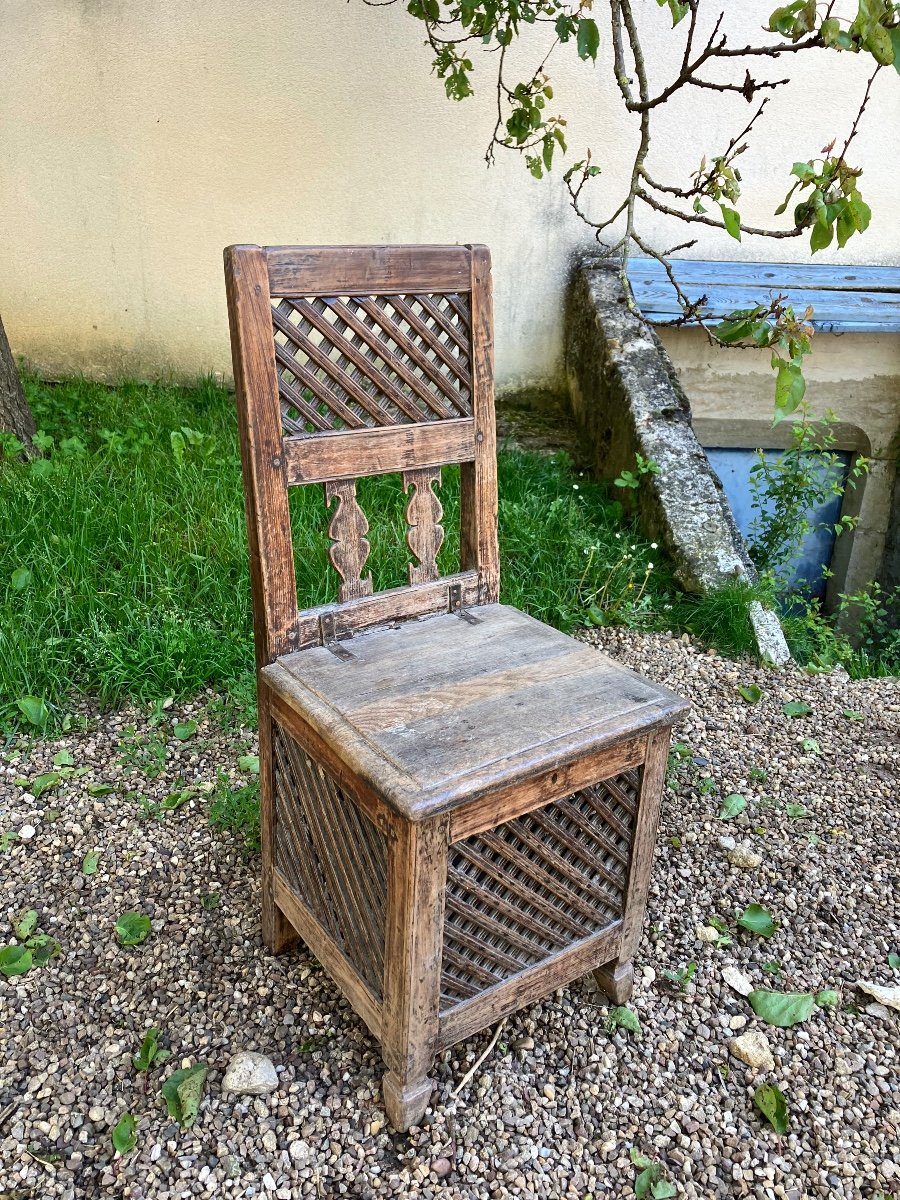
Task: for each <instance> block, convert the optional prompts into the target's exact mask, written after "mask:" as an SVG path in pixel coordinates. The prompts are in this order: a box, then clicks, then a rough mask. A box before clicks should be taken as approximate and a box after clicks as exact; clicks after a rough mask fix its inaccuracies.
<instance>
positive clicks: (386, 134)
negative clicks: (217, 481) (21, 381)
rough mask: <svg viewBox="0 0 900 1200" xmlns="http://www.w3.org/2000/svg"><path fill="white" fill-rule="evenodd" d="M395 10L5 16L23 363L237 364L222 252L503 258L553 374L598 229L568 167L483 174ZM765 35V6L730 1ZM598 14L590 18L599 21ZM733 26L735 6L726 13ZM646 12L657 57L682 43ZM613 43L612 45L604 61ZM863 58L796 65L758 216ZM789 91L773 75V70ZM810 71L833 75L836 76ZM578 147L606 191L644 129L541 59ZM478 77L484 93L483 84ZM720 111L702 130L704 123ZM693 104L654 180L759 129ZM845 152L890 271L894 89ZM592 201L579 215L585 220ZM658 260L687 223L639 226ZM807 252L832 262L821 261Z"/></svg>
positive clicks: (284, 7)
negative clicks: (570, 186) (316, 250)
mask: <svg viewBox="0 0 900 1200" xmlns="http://www.w3.org/2000/svg"><path fill="white" fill-rule="evenodd" d="M404 7H405V5H403V4H399V5H397V6H394V7H389V8H372V7H367V6H366V5H364V4H363V3H362V0H350V2H349V3H347V2H346V0H190V2H189V3H185V2H184V0H144V2H143V3H136V2H135V0H41V2H40V3H39V4H35V3H34V0H3V4H2V21H0V62H2V70H0V163H2V168H0V262H2V269H0V312H2V314H3V317H4V320H5V322H6V325H7V328H8V332H9V336H10V340H11V342H12V344H13V346H14V349H15V350H16V351H17V352H19V353H21V354H24V355H26V356H27V357H28V358H29V359H30V360H32V361H33V362H34V363H35V364H36V365H37V366H38V367H40V368H42V369H44V370H46V371H48V372H62V371H68V370H73V369H76V370H83V371H85V372H88V373H91V374H98V375H118V374H120V373H122V372H137V373H142V374H157V373H159V372H166V371H172V372H175V373H179V374H182V373H184V374H193V373H195V372H198V371H201V370H208V369H212V370H216V371H227V370H228V365H229V355H228V344H227V327H226V319H225V309H224V302H223V286H222V271H221V250H222V247H223V246H224V245H226V244H227V243H229V242H234V241H256V242H261V243H279V242H310V243H316V242H319V243H327V242H366V241H375V242H391V241H402V242H415V241H432V242H435V241H463V242H464V241H484V242H487V243H488V244H489V245H490V246H491V248H492V250H493V253H494V276H495V294H496V309H497V358H498V373H499V379H500V382H501V384H506V385H511V384H514V383H521V382H547V381H548V380H552V379H553V377H554V376H555V375H556V374H557V372H558V369H559V357H560V349H561V342H562V339H561V317H562V302H561V301H562V291H563V288H564V286H565V281H566V277H567V274H568V271H569V266H570V261H571V258H572V256H573V254H575V253H577V252H578V251H579V250H581V249H584V248H587V247H588V246H589V245H590V234H589V233H588V232H587V231H586V230H585V229H584V227H583V226H581V225H580V224H579V222H578V221H577V219H576V218H575V217H574V216H573V214H572V213H571V212H570V211H569V209H568V206H567V204H566V202H565V199H564V193H563V189H562V185H561V182H560V176H559V173H555V174H554V176H553V177H551V179H550V180H545V181H535V180H533V179H531V178H530V177H529V176H528V175H527V174H526V172H525V169H524V166H523V165H522V164H521V163H520V162H519V161H518V160H517V159H515V158H514V157H513V156H511V155H501V156H500V157H499V160H498V162H497V164H496V165H495V166H494V167H493V168H492V169H490V170H487V169H486V168H485V165H484V162H483V159H482V152H483V148H484V146H485V144H486V141H487V138H488V134H489V130H490V128H491V126H492V121H493V98H492V95H491V92H490V89H489V87H488V86H486V80H485V86H482V88H481V90H480V92H479V95H478V96H477V97H476V98H475V99H474V100H470V101H467V102H466V103H464V104H461V105H455V104H451V103H450V102H449V101H447V100H446V99H445V97H444V94H443V87H442V85H441V84H440V83H439V82H438V81H437V80H436V79H435V78H434V77H432V76H430V75H429V55H428V52H427V50H426V49H425V48H424V47H423V45H422V36H421V32H420V30H419V28H418V27H417V23H416V22H415V21H414V20H412V18H410V17H409V16H408V15H407V14H406V13H405V12H404V11H403V9H404ZM726 7H727V8H728V9H729V21H730V22H731V27H732V28H733V29H735V30H737V29H739V28H741V27H743V28H744V29H745V31H746V30H748V29H758V28H759V26H760V24H761V23H762V20H763V18H764V16H765V14H766V12H767V11H768V10H769V9H770V8H771V7H772V0H767V3H759V2H758V0H739V3H730V4H728V5H726ZM595 8H596V9H597V11H598V16H600V17H601V19H602V13H603V10H604V9H605V5H604V4H598V5H595ZM736 10H737V11H736ZM642 19H643V21H644V23H645V26H646V28H647V30H648V33H647V43H648V51H649V53H650V55H651V58H653V59H654V60H655V61H658V59H659V56H660V55H665V54H667V53H668V47H669V46H671V45H672V44H673V43H672V34H671V31H670V30H669V28H668V21H667V19H666V17H665V14H664V12H663V11H661V10H659V9H658V8H657V5H656V3H655V0H644V3H643V8H642ZM605 43H606V34H605V31H604V54H605ZM868 66H869V63H868V61H862V59H861V58H853V57H851V56H847V55H844V56H841V57H840V58H838V57H836V56H834V57H825V56H821V55H818V56H810V57H808V58H806V59H804V58H803V57H802V56H801V57H800V58H799V59H798V60H797V61H795V62H791V63H790V68H791V69H794V70H798V71H799V72H800V77H799V86H798V87H796V88H795V89H794V90H793V92H789V90H788V89H783V90H779V91H777V92H776V93H775V94H774V99H773V102H772V106H771V110H770V115H769V117H768V123H767V124H766V125H765V126H764V127H762V129H761V136H760V137H759V139H758V141H757V142H756V147H757V148H756V149H755V150H754V152H753V153H748V154H746V155H744V157H743V159H742V168H743V171H744V176H745V186H746V191H747V195H748V196H754V197H755V198H756V202H755V203H750V202H749V200H748V201H747V202H746V203H744V204H742V206H741V207H742V212H743V215H744V217H745V219H746V220H758V221H763V220H765V219H766V214H767V213H771V211H772V209H773V208H774V206H775V205H776V204H777V203H778V202H779V201H780V200H781V198H782V196H783V194H784V191H785V185H786V182H787V170H788V168H789V166H790V163H791V162H792V161H793V160H794V159H796V158H800V157H804V158H805V157H809V156H810V155H811V154H813V153H815V152H817V151H818V150H819V149H820V147H822V146H823V145H824V144H825V143H826V142H828V141H830V140H831V139H832V138H833V137H835V136H841V135H842V134H844V133H845V131H846V128H847V120H848V116H847V114H848V113H849V112H850V111H851V109H852V107H853V106H854V105H855V104H857V103H858V101H859V98H860V97H861V95H862V91H863V88H864V86H865V79H866V74H867V70H868ZM772 69H773V71H774V72H775V73H776V74H777V73H778V71H779V68H778V65H777V64H775V65H774V66H773V68H772ZM826 71H827V74H824V73H823V72H826ZM551 73H552V74H553V76H554V83H555V85H556V89H557V90H556V99H555V101H554V107H556V106H558V107H559V109H560V110H562V111H565V112H566V113H567V114H568V115H569V116H570V117H571V121H570V126H569V136H570V145H571V150H572V153H571V155H570V159H569V161H573V160H574V159H575V158H576V157H581V155H582V153H583V149H584V148H585V147H587V146H590V147H591V149H592V151H593V153H594V159H595V161H596V162H598V163H599V164H600V165H602V166H603V168H604V176H603V179H602V180H601V181H598V183H599V186H598V188H597V195H596V200H597V202H598V204H597V207H598V211H599V202H600V201H601V200H602V197H603V196H604V195H614V194H615V192H616V187H617V185H620V184H621V182H622V179H623V178H624V174H625V171H626V168H627V166H628V153H629V150H630V149H631V147H632V146H633V139H634V129H633V126H632V124H631V123H630V122H629V121H626V120H625V119H624V118H623V116H622V113H621V110H620V108H619V107H618V106H617V105H616V103H615V98H614V96H613V95H612V92H611V91H610V88H609V71H608V62H607V61H606V59H605V58H604V61H603V62H602V63H601V64H600V65H599V66H598V67H597V68H593V67H592V66H590V65H589V64H586V63H581V62H579V61H578V60H577V59H576V58H575V56H574V54H572V53H567V54H565V55H564V56H562V57H561V58H560V60H559V67H558V68H557V67H556V66H551ZM476 79H477V76H476ZM713 110H715V111H716V113H718V116H717V118H716V119H715V120H713V118H712V117H711V116H706V115H705V114H707V113H708V112H709V113H712V111H713ZM748 111H749V110H748V107H747V105H746V104H745V102H744V101H743V100H742V99H741V98H739V97H729V98H726V100H725V102H724V103H722V104H716V105H713V103H712V102H711V101H710V97H709V96H708V95H707V94H706V93H700V92H692V93H691V94H690V95H688V96H687V97H686V99H685V102H683V103H679V104H678V105H677V106H674V105H673V106H672V109H671V111H667V112H664V113H661V114H660V120H659V123H658V129H657V134H656V142H655V145H654V149H653V157H652V158H651V165H652V167H653V170H654V173H655V174H656V175H657V176H661V177H668V178H670V179H671V180H673V181H675V182H683V181H684V180H685V179H686V176H687V174H688V173H689V172H690V170H692V169H693V168H694V166H695V165H696V163H697V161H698V160H699V158H700V155H701V154H702V153H703V152H704V151H710V150H712V151H715V150H717V149H721V148H723V147H724V145H725V144H726V143H727V140H728V138H729V136H730V135H731V134H732V133H733V132H735V131H736V130H737V129H739V128H740V127H741V123H742V122H743V121H745V120H746V119H747V115H748ZM869 115H870V118H871V119H869V120H868V121H867V123H866V125H865V128H864V132H863V133H862V134H861V136H860V137H859V139H858V143H857V148H856V150H855V155H856V157H857V158H858V159H859V160H860V161H861V162H863V163H864V164H865V169H866V173H865V176H864V180H863V185H864V194H865V196H866V197H867V199H868V200H869V201H870V203H871V205H872V208H873V211H874V214H875V216H874V219H873V222H872V227H871V229H870V231H869V233H868V234H867V236H866V237H865V238H864V239H854V240H853V241H852V242H851V244H850V245H849V246H848V247H847V249H846V251H845V252H844V253H843V254H842V255H841V256H839V259H838V261H842V262H897V261H900V220H898V219H897V216H896V213H897V200H898V183H897V174H896V161H897V150H898V149H900V147H898V144H897V143H898V133H897V130H898V129H900V79H898V77H897V75H896V73H895V72H889V71H884V72H882V73H881V76H880V77H879V79H878V80H877V81H876V87H875V93H874V97H873V101H872V105H871V112H870V114H869ZM589 206H590V204H589ZM645 228H646V229H647V230H648V232H649V234H650V235H651V236H652V237H653V238H654V239H655V241H656V243H657V244H658V245H666V244H668V243H669V242H671V241H673V240H682V237H683V235H681V236H680V235H679V230H678V228H675V229H673V228H671V227H666V226H665V225H664V224H662V223H661V222H659V221H655V222H654V221H650V222H648V223H647V225H646V226H645ZM690 253H692V254H694V255H696V256H698V257H711V258H729V257H740V256H747V257H755V258H757V259H769V260H771V259H773V258H782V259H783V258H791V257H793V258H804V257H806V253H807V252H806V249H805V246H804V245H803V244H801V243H800V242H799V241H796V242H777V243H760V242H757V243H751V242H749V241H748V242H745V244H743V245H741V246H738V245H737V243H735V242H734V241H732V240H731V239H729V238H727V237H726V236H725V235H724V234H717V233H715V232H710V233H705V234H704V235H703V236H702V237H701V239H700V241H699V243H698V245H697V246H696V247H694V249H693V250H692V251H691V252H690ZM819 258H820V259H822V258H823V256H821V255H820V256H819Z"/></svg>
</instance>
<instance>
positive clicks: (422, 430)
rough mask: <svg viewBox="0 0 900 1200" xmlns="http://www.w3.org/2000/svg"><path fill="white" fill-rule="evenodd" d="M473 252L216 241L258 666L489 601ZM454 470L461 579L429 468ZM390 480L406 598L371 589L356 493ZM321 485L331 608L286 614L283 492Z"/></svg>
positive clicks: (492, 597) (435, 472)
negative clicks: (448, 571)
mask: <svg viewBox="0 0 900 1200" xmlns="http://www.w3.org/2000/svg"><path fill="white" fill-rule="evenodd" d="M490 269H491V267H490V254H489V252H488V250H487V248H486V247H484V246H286V247H260V246H229V247H228V249H227V250H226V251H225V278H226V285H227V291H228V315H229V322H230V325H231V347H232V356H233V362H234V377H235V386H236V392H237V407H238V422H239V429H240V439H241V460H242V464H243V470H244V494H245V498H246V508H247V530H248V538H249V546H250V573H251V583H252V588H253V610H254V627H255V634H256V657H257V663H258V664H259V665H264V664H266V663H269V662H272V661H273V660H274V659H275V658H277V657H278V656H279V655H282V654H286V653H290V652H291V651H294V650H301V649H305V648H306V647H309V646H317V645H322V644H326V643H330V642H332V641H334V640H335V639H340V638H343V637H347V636H350V635H352V634H353V633H355V632H357V631H359V630H362V629H365V628H368V627H371V626H373V625H379V624H384V623H387V622H390V621H393V620H403V619H408V618H412V617H418V616H423V615H426V614H429V613H436V612H442V611H443V612H446V611H453V610H454V609H459V608H467V607H470V606H473V605H479V604H489V603H492V602H494V601H496V600H497V597H498V593H499V566H498V550H497V464H496V434H495V423H494V391H493V322H492V314H491V276H490ZM447 463H459V464H460V570H459V573H457V574H455V575H450V576H443V577H441V576H439V574H438V568H437V564H436V556H437V553H438V550H439V549H440V546H441V542H442V539H443V530H442V528H441V526H440V523H439V522H440V518H441V506H440V503H439V502H438V499H437V497H436V496H435V494H434V492H433V490H432V489H433V487H434V486H435V485H436V484H438V483H439V482H440V468H441V466H442V465H444V464H447ZM394 471H399V472H402V476H403V488H404V491H405V492H407V493H408V494H409V495H410V501H409V505H408V507H407V513H406V519H407V524H408V527H409V528H408V534H407V542H408V545H409V547H410V550H411V551H412V555H413V556H414V558H415V560H416V561H415V562H411V563H410V565H409V585H408V586H406V587H402V588H393V589H391V590H390V591H384V592H378V593H373V590H372V578H371V575H370V574H366V573H365V563H366V558H367V557H368V553H369V544H368V542H367V541H366V538H365V534H366V532H367V530H368V524H367V521H366V518H365V515H364V514H363V512H362V510H361V509H360V507H359V504H358V502H357V498H356V480H357V479H358V478H360V477H362V476H366V475H382V474H387V473H389V472H394ZM306 483H320V484H323V485H324V491H325V503H326V504H327V505H330V504H332V503H334V502H335V501H336V508H335V510H334V513H333V516H332V520H331V524H330V527H329V531H328V532H329V537H330V538H331V541H332V545H331V548H330V552H329V553H330V557H331V561H332V563H333V564H334V567H335V569H336V570H337V573H338V575H339V576H340V579H341V583H340V587H339V592H338V597H337V601H336V603H334V604H329V605H325V606H323V607H321V608H317V609H307V610H304V611H302V612H301V611H299V608H298V603H297V587H296V578H295V573H294V554H293V546H292V542H291V526H290V515H289V510H288V493H287V489H288V487H289V486H291V485H292V484H306Z"/></svg>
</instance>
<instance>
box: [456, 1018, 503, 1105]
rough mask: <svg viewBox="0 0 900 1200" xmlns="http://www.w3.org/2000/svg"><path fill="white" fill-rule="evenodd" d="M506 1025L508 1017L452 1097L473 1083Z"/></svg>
mask: <svg viewBox="0 0 900 1200" xmlns="http://www.w3.org/2000/svg"><path fill="white" fill-rule="evenodd" d="M505 1024H506V1017H504V1018H503V1020H502V1021H501V1022H500V1024H499V1025H498V1026H497V1028H496V1029H495V1030H494V1036H493V1037H492V1038H491V1040H490V1041H489V1042H488V1044H487V1046H486V1047H485V1048H484V1050H483V1051H482V1053H481V1054H480V1055H479V1056H478V1058H476V1060H475V1062H474V1063H473V1064H472V1066H471V1067H470V1068H469V1069H468V1071H466V1073H465V1075H463V1077H462V1079H461V1080H460V1081H459V1083H458V1084H457V1085H456V1087H455V1088H454V1089H453V1091H452V1092H451V1093H450V1095H451V1096H454V1097H456V1096H458V1095H459V1093H460V1092H461V1091H462V1090H463V1088H464V1087H465V1086H466V1084H468V1083H471V1082H472V1080H473V1079H474V1077H475V1072H476V1071H477V1070H478V1068H479V1067H480V1066H481V1064H482V1063H483V1062H484V1060H485V1059H486V1058H487V1056H488V1055H489V1054H490V1052H491V1051H492V1050H493V1049H494V1047H495V1046H496V1045H497V1042H498V1041H499V1040H500V1034H501V1032H502V1030H503V1026H504V1025H505Z"/></svg>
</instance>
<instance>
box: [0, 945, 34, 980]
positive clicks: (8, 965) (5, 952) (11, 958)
mask: <svg viewBox="0 0 900 1200" xmlns="http://www.w3.org/2000/svg"><path fill="white" fill-rule="evenodd" d="M32 963H33V960H32V957H31V951H30V950H29V949H27V948H26V947H25V946H0V975H5V976H6V978H7V979H12V977H13V976H14V975H24V974H25V972H26V971H30V970H31V967H32Z"/></svg>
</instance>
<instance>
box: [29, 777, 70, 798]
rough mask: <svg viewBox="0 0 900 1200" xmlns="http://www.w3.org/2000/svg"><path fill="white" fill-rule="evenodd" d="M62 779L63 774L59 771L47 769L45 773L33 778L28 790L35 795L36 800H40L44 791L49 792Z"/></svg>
mask: <svg viewBox="0 0 900 1200" xmlns="http://www.w3.org/2000/svg"><path fill="white" fill-rule="evenodd" d="M61 780H62V775H60V773H59V771H46V772H45V773H44V774H43V775H38V776H37V777H36V778H35V779H32V781H31V783H30V784H29V786H28V790H29V791H30V792H31V794H32V796H34V798H35V800H38V799H40V797H41V796H43V794H44V792H49V791H50V789H51V788H55V787H56V785H57V784H58V783H59V782H60V781H61Z"/></svg>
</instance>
